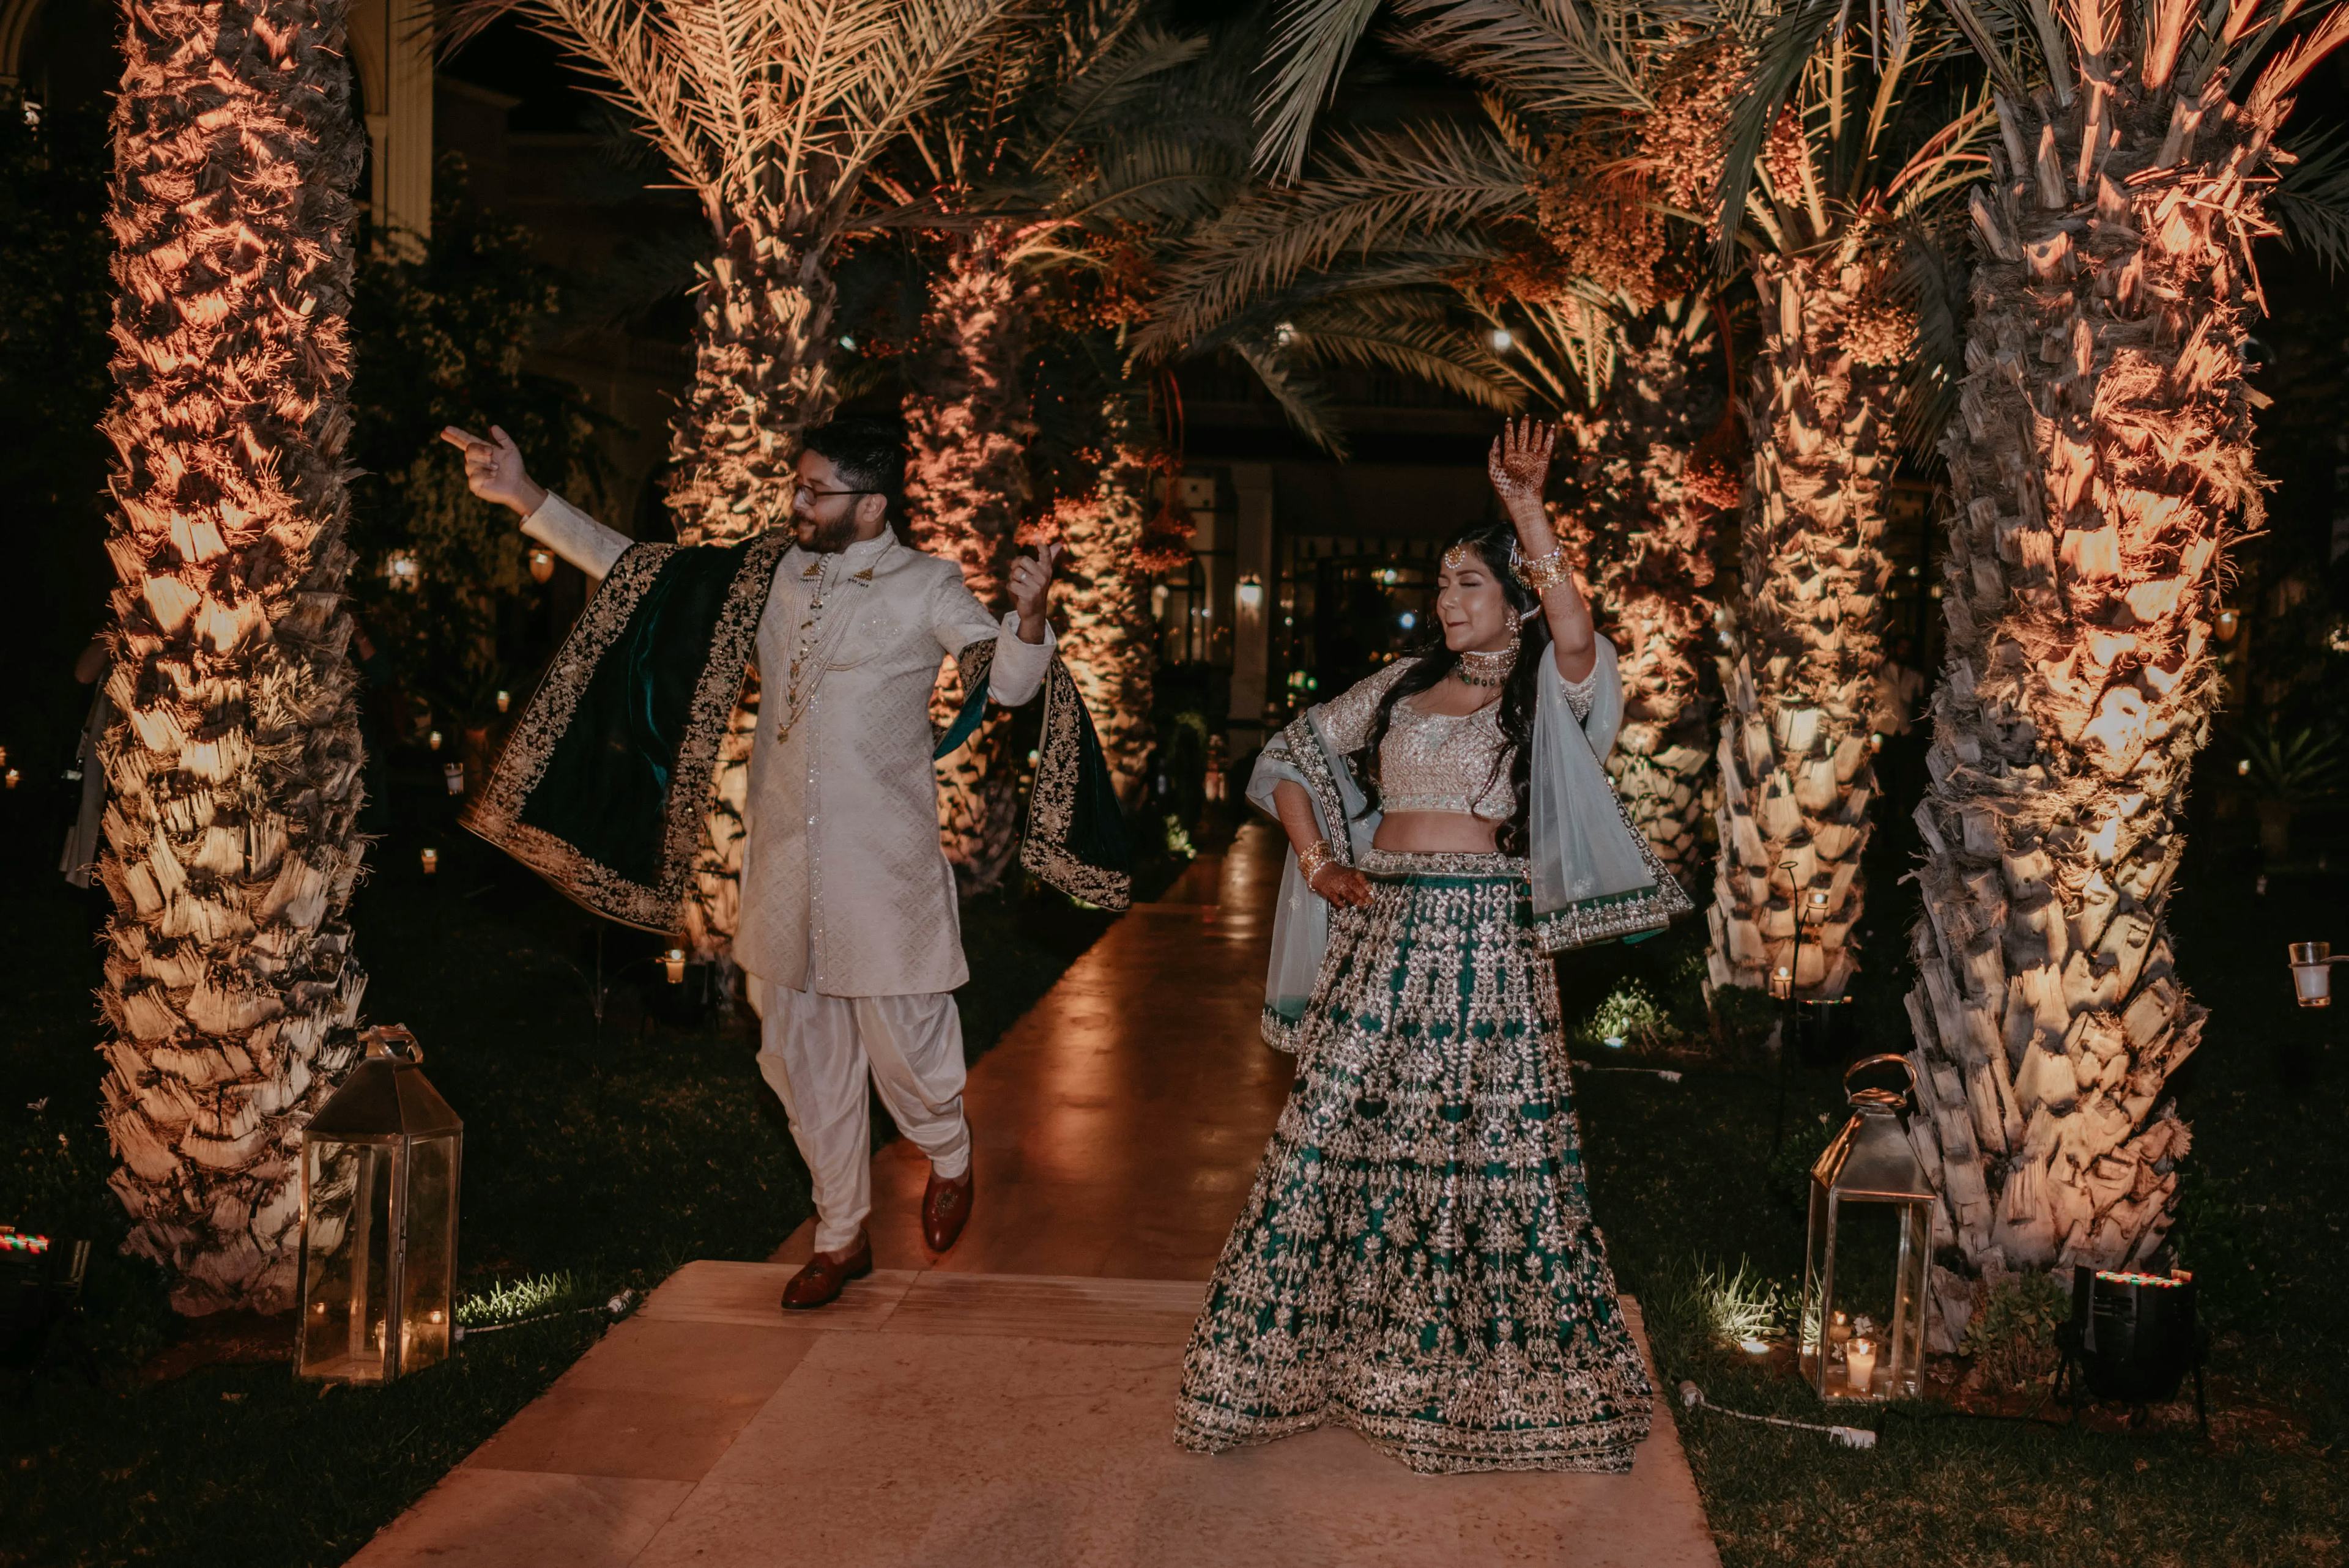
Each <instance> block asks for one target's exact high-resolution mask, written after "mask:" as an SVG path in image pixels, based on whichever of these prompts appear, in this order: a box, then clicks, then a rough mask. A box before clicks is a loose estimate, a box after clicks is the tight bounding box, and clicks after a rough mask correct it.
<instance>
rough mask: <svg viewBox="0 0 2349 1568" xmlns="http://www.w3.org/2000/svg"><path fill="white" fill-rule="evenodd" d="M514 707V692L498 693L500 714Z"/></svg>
mask: <svg viewBox="0 0 2349 1568" xmlns="http://www.w3.org/2000/svg"><path fill="white" fill-rule="evenodd" d="M512 706H513V693H512V692H510V691H500V692H499V693H498V711H499V712H500V713H503V712H505V710H506V709H508V708H510V707H512Z"/></svg>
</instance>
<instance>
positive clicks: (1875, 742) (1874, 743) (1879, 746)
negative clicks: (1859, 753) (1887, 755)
mask: <svg viewBox="0 0 2349 1568" xmlns="http://www.w3.org/2000/svg"><path fill="white" fill-rule="evenodd" d="M1868 749H1869V750H1870V751H1881V750H1883V749H1884V737H1882V736H1881V735H1871V736H1869V737H1868Z"/></svg>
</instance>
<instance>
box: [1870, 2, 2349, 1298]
mask: <svg viewBox="0 0 2349 1568" xmlns="http://www.w3.org/2000/svg"><path fill="white" fill-rule="evenodd" d="M1950 8H1951V12H1952V14H1953V15H1954V16H1955V17H1956V19H1957V21H1958V22H1959V24H1960V25H1961V26H1962V27H1963V28H1964V30H1965V32H1966V35H1967V36H1968V38H1969V39H1970V40H1971V42H1972V44H1973V46H1974V47H1975V48H1976V49H1977V50H1978V51H1979V52H1980V54H1981V56H1982V58H1983V60H1984V61H1985V63H1986V64H1987V66H1988V68H1989V70H1990V72H1991V77H1992V82H1993V84H1994V87H1995V89H1996V94H1997V96H1996V99H1995V112H1996V117H1997V127H1998V132H1999V135H1998V140H1997V144H1996V145H1995V146H1994V147H1993V148H1992V154H1991V170H1990V174H1989V178H1988V179H1986V180H1984V181H1982V182H1980V183H1979V184H1977V185H1975V186H1974V187H1973V189H1972V190H1971V192H1970V198H1971V207H1972V218H1973V226H1974V230H1975V247H1974V249H1975V256H1974V270H1973V278H1972V290H1971V297H1972V304H1973V315H1972V320H1971V325H1970V326H1969V328H1968V330H1967V335H1966V359H1967V364H1968V366H1970V369H1969V371H1968V373H1967V375H1966V376H1965V377H1964V380H1963V383H1962V385H1961V388H1960V399H1959V410H1958V414H1957V417H1956V418H1952V419H1951V421H1950V424H1949V428H1948V433H1947V435H1946V436H1945V437H1944V438H1943V440H1942V444H1941V450H1942V453H1943V455H1944V456H1945V457H1946V458H1947V459H1948V461H1949V469H1950V483H1951V509H1950V513H1949V516H1950V552H1949V556H1948V563H1947V566H1946V568H1945V572H1944V578H1943V586H1944V590H1945V594H1946V597H1945V600H1944V608H1945V610H1946V613H1947V616H1948V623H1949V643H1948V652H1947V655H1946V658H1945V661H1944V664H1943V665H1942V672H1941V680H1940V686H1939V688H1938V690H1937V691H1936V692H1935V695H1934V700H1933V716H1934V726H1933V740H1932V747H1931V751H1930V754H1929V760H1930V774H1931V779H1932V782H1931V784H1930V788H1929V789H1928V792H1927V796H1926V800H1925V804H1924V806H1923V807H1922V809H1921V810H1920V812H1919V817H1920V823H1921V824H1922V826H1923V828H1924V833H1925V858H1924V863H1923V866H1922V868H1921V872H1920V876H1921V881H1922V883H1923V892H1924V898H1925V911H1926V919H1925V920H1924V921H1923V922H1921V923H1920V924H1919V925H1918V927H1917V930H1916V933H1915V936H1914V943H1913V948H1914V952H1915V955H1916V959H1917V965H1918V969H1919V971H1920V975H1919V982H1918V984H1917V985H1916V987H1915V988H1914V989H1913V990H1912V991H1911V992H1910V994H1909V1016H1910V1017H1911V1019H1912V1020H1913V1022H1914V1025H1915V1027H1916V1033H1917V1042H1918V1044H1917V1056H1916V1058H1915V1059H1916V1062H1917V1064H1918V1067H1919V1069H1920V1071H1919V1084H1920V1098H1921V1099H1922V1101H1923V1108H1924V1109H1925V1111H1926V1112H1927V1115H1925V1116H1922V1117H1920V1118H1919V1119H1917V1120H1916V1121H1915V1122H1914V1123H1913V1124H1912V1134H1913V1136H1914V1137H1915V1138H1916V1140H1917V1142H1918V1145H1919V1148H1920V1151H1921V1152H1922V1153H1923V1154H1924V1155H1925V1156H1926V1159H1927V1161H1928V1165H1929V1168H1930V1169H1932V1170H1933V1171H1936V1172H1937V1174H1938V1175H1939V1178H1940V1190H1941V1193H1942V1198H1943V1203H1944V1207H1945V1213H1944V1215H1943V1218H1944V1220H1945V1222H1946V1224H1947V1228H1948V1232H1949V1234H1950V1235H1951V1237H1952V1238H1953V1239H1954V1241H1955V1243H1956V1246H1957V1248H1958V1250H1959V1252H1960V1253H1962V1255H1963V1258H1964V1260H1965V1263H1966V1264H1967V1266H1968V1267H1969V1268H1970V1269H1971V1270H1973V1271H1975V1272H1977V1273H1981V1274H1997V1273H1998V1272H2000V1271H2001V1270H2003V1269H2005V1268H2009V1267H2013V1268H2035V1267H2044V1266H2046V1265H2047V1264H2069V1263H2084V1264H2093V1265H2095V1266H2096V1267H2099V1268H2120V1267H2124V1266H2132V1265H2138V1264H2145V1263H2146V1262H2147V1260H2148V1259H2150V1258H2151V1256H2152V1254H2153V1253H2155V1251H2156V1250H2157V1249H2158V1247H2159V1246H2160V1244H2161V1242H2162V1238H2163V1236H2164V1235H2165V1233H2167V1232H2168V1228H2169V1225H2170V1222H2171V1219H2172V1216H2173V1213H2174V1207H2175V1203H2176V1200H2177V1191H2178V1170H2177V1166H2178V1161H2179V1160H2180V1159H2181V1158H2182V1157H2183V1156H2184V1154H2185V1153H2186V1150H2187V1147H2188V1130H2187V1126H2186V1123H2185V1122H2184V1121H2183V1120H2181V1119H2179V1118H2178V1114H2177V1109H2176V1107H2175V1104H2174V1102H2173V1101H2171V1100H2170V1099H2168V1098H2167V1097H2166V1094H2165V1086H2166V1084H2167V1082H2168V1078H2169V1075H2170V1074H2171V1073H2172V1072H2173V1071H2175V1070H2176V1068H2177V1067H2178V1064H2179V1063H2180V1062H2181V1061H2183V1060H2184V1059H2185V1058H2186V1057H2187V1056H2188V1055H2189V1053H2190V1052H2192V1051H2193V1049H2194V1048H2195V1046H2196V1045H2197V1043H2198V1042H2199V1039H2200V1037H2201V1032H2202V1025H2203V1021H2204V1016H2205V1015H2204V1010H2203V1009H2202V1008H2201V1007H2200V1006H2197V1005H2196V1004H2195V1003H2194V1002H2193V1001H2192V1000H2191V999H2190V998H2189V996H2188V995H2187V993H2186V991H2185V988H2184V986H2183V985H2180V983H2179V981H2178V975H2177V972H2176V965H2175V963H2174V961H2173V954H2172V952H2171V948H2170V940H2169V931H2168V921H2167V918H2166V911H2167V909H2168V902H2169V894H2170V891H2171V888H2172V885H2173V882H2174V879H2175V876H2176V874H2177V871H2178V863H2179V859H2180V857H2181V855H2182V854H2183V851H2184V842H2183V839H2182V833H2181V830H2182V825H2183V820H2184V811H2185V800H2186V786H2187V779H2188V775H2189V769H2190V768H2191V766H2192V762H2193V758H2194V756H2195V753H2196V752H2197V751H2199V749H2200V748H2201V746H2202V744H2203V741H2204V738H2205V737H2206V736H2207V735H2208V733H2209V723H2210V718H2211V715H2212V711H2213V709H2214V707H2216V705H2217V699H2218V696H2219V692H2220V675H2219V671H2218V669H2217V666H2216V661H2215V659H2214V657H2213V654H2212V632H2211V624H2212V619H2213V614H2214V612H2215V610H2216V608H2217V605H2218V602H2219V594H2220V583H2221V582H2222V580H2223V574H2224V573H2225V571H2226V564H2227V562H2226V556H2227V550H2228V547H2229V545H2230V543H2231V542H2233V541H2234V540H2236V539H2238V538H2240V537H2241V536H2242V534H2243V533H2244V532H2246V531H2249V530H2250V529H2251V528H2254V527H2256V526H2257V524H2258V522H2259V520H2260V515H2261V504H2260V484H2261V480H2260V478H2259V475H2258V472H2257V469H2256V466H2255V463H2254V459H2253V452H2252V446H2251V439H2252V430H2251V408H2252V405H2253V402H2254V394H2253V392H2252V391H2251V387H2250V386H2249V384H2248V382H2247V380H2246V378H2245V376H2244V359H2243V351H2242V350H2243V339H2244V334H2245V330H2246V324H2247V322H2248V321H2249V320H2250V319H2251V315H2252V313H2253V312H2254V311H2255V310H2258V309H2259V308H2261V300H2260V294H2259V291H2258V282H2257V277H2256V274H2255V273H2254V272H2253V270H2252V264H2251V254H2250V242H2251V238H2252V237H2253V236H2255V235H2260V234H2263V233H2269V232H2273V221H2274V219H2275V218H2276V217H2278V216H2281V217H2282V218H2283V219H2285V220H2286V221H2287V222H2292V224H2293V225H2294V227H2295V229H2296V230H2297V231H2298V232H2299V233H2300V234H2301V236H2302V237H2303V238H2305V239H2307V240H2308V241H2310V242H2313V243H2314V244H2315V245H2317V246H2318V247H2319V248H2320V249H2322V250H2323V251H2324V252H2326V253H2328V254H2329V255H2331V256H2333V257H2338V256H2339V255H2340V254H2341V253H2342V251H2343V249H2344V247H2343V246H2342V244H2341V241H2342V238H2343V235H2344V229H2343V228H2342V227H2341V223H2342V219H2341V215H2340V212H2339V209H2338V206H2337V205H2334V206H2332V207H2331V208H2330V210H2327V207H2326V205H2325V204H2324V202H2323V201H2322V200H2321V199H2322V198H2325V197H2332V198H2336V199H2337V197H2338V196H2339V194H2340V193H2341V192H2340V189H2339V181H2338V170H2337V169H2333V170H2322V171H2321V172H2324V173H2326V174H2327V176H2328V178H2326V179H2323V180H2315V181H2312V180H2310V179H2308V178H2307V177H2306V176H2305V175H2303V176H2302V177H2301V178H2300V179H2299V180H2297V181H2287V182H2286V183H2285V184H2284V185H2283V186H2282V187H2281V188H2279V187H2278V186H2277V185H2276V184H2275V183H2273V182H2272V179H2271V177H2272V176H2274V175H2275V174H2277V173H2279V172H2280V171H2281V170H2283V169H2285V168H2288V167H2290V163H2289V156H2288V154H2286V153H2285V152H2284V151H2283V150H2282V149H2281V148H2279V147H2278V145H2277V142H2276V137H2277V135H2278V132H2279V129H2280V128H2281V127H2282V124H2283V121H2284V119H2285V117H2286V115H2287V114H2288V113H2289V111H2290V109H2291V107H2292V93H2293V92H2294V90H2295V89H2296V88H2298V87H2299V86H2300V84H2301V83H2302V80H2303V79H2304V78H2305V77H2307V75H2308V73H2309V71H2310V70H2311V69H2312V68H2313V67H2314V66H2315V65H2316V64H2317V63H2318V62H2319V61H2320V60H2321V59H2322V58H2323V57H2324V56H2325V55H2326V54H2327V53H2328V52H2329V51H2331V50H2332V49H2333V48H2335V47H2336V46H2339V45H2340V44H2341V43H2342V42H2343V40H2344V37H2349V6H2344V5H2341V4H2339V3H2338V0H2329V3H2326V4H2321V5H2310V6H2307V7H2304V8H2299V9H2297V10H2296V9H2295V8H2294V7H2292V6H2289V5H2283V6H2271V5H2258V4H2246V5H2237V6H2235V7H2233V8H2231V9H2230V8H2226V7H2211V8H2207V9H2206V8H2201V7H2196V6H2190V5H2181V4H2177V3H2175V0H2169V3H2162V0H2155V3H2151V4H2147V3H2145V0H2125V3H2123V4H2119V5H2101V4H2085V3H2073V0H2065V3H2064V4H2060V5H2054V7H2053V8H2052V9H2051V8H2050V7H2048V6H2046V5H2034V6H2033V8H2032V9H2031V11H2030V12H2029V16H2030V18H2031V19H2032V21H2033V26H2031V27H2029V28H2023V27H2020V26H2018V27H2016V28H2014V29H2013V31H2012V32H2011V33H1992V32H1991V31H1989V30H1988V29H1987V28H1986V27H1985V26H1984V24H1983V23H1982V19H1981V18H1980V17H1979V16H1978V15H1976V14H1975V13H1974V12H1973V11H1972V10H1971V7H1970V6H1969V5H1966V4H1964V3H1963V0H1951V6H1950ZM2287 24H2296V25H2298V26H2301V27H2302V28H2304V30H2302V31H2300V32H2299V33H2298V36H2297V37H2296V39H2294V41H2292V42H2291V43H2289V44H2288V45H2286V46H2283V47H2282V48H2281V49H2278V48H2277V46H2278V45H2280V44H2283V42H2284V39H2283V37H2282V36H2280V33H2281V30H2282V29H2283V28H2284V27H2285V26H2287ZM2263 58H2265V60H2266V64H2265V67H2264V68H2263V69H2262V68H2260V67H2261V60H2262V59H2263ZM2312 185H2315V186H2325V185H2329V186H2330V189H2329V190H2325V189H2316V190H2312V189H2310V187H2311V186H2312ZM2279 208H2281V209H2282V210H2281V211H2279ZM1936 1280H1937V1284H1938V1286H1939V1288H1940V1294H1941V1295H1942V1297H1943V1299H1944V1302H1945V1304H1948V1305H1951V1306H1952V1307H1953V1308H1954V1311H1953V1313H1951V1314H1945V1318H1951V1317H1953V1318H1954V1320H1955V1321H1958V1322H1962V1320H1963V1315H1964V1314H1963V1305H1962V1302H1963V1295H1964V1290H1965V1282H1964V1281H1962V1280H1961V1279H1960V1278H1959V1277H1958V1276H1957V1274H1955V1273H1954V1272H1952V1271H1950V1270H1940V1271H1937V1274H1936Z"/></svg>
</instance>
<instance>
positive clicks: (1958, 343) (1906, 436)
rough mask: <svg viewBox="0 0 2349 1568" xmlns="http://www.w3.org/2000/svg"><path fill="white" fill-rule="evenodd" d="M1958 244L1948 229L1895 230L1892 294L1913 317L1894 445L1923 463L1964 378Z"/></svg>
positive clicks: (1907, 225)
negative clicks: (1914, 340)
mask: <svg viewBox="0 0 2349 1568" xmlns="http://www.w3.org/2000/svg"><path fill="white" fill-rule="evenodd" d="M1960 241H1961V234H1960V232H1958V230H1957V229H1956V227H1955V226H1954V225H1951V226H1949V227H1947V228H1943V229H1940V230H1936V229H1934V228H1931V227H1929V226H1927V225H1926V224H1924V223H1921V222H1904V223H1903V224H1902V225H1901V226H1900V266H1899V271H1898V272H1897V273H1895V274H1894V278H1893V294H1894V297H1895V298H1897V299H1899V300H1901V301H1902V302H1903V303H1904V304H1908V305H1909V307H1910V308H1911V309H1913V310H1915V311H1916V313H1917V348H1916V352H1915V353H1914V354H1913V355H1911V356H1910V357H1909V362H1908V364H1907V365H1906V366H1904V367H1903V375H1902V381H1901V387H1900V412H1899V430H1900V443H1901V445H1902V446H1904V447H1905V448H1907V449H1909V451H1910V452H1911V453H1913V454H1915V455H1917V456H1918V457H1920V458H1924V459H1930V458H1931V457H1932V456H1933V453H1934V448H1935V444H1936V443H1937V442H1939V441H1940V438H1941V432H1942V431H1944V430H1946V429H1948V428H1949V426H1950V420H1951V418H1953V417H1954V416H1955V415H1956V413H1957V411H1958V387H1959V384H1960V383H1961V381H1963V380H1964V378H1965V374H1966V353H1965V350H1966V269H1965V265H1964V263H1963V262H1962V261H1961V260H1960V259H1959V253H1958V250H1957V246H1958V244H1959V242H1960Z"/></svg>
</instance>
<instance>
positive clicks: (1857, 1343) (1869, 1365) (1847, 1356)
mask: <svg viewBox="0 0 2349 1568" xmlns="http://www.w3.org/2000/svg"><path fill="white" fill-rule="evenodd" d="M1843 1377H1844V1382H1845V1383H1846V1384H1847V1385H1848V1386H1849V1387H1850V1389H1851V1391H1852V1392H1853V1393H1854V1394H1857V1395H1861V1396H1865V1395H1866V1394H1867V1393H1868V1388H1869V1387H1870V1386H1871V1385H1873V1384H1874V1383H1875V1381H1876V1341H1874V1340H1873V1339H1854V1340H1852V1341H1851V1342H1850V1343H1849V1344H1847V1345H1846V1346H1844V1347H1843Z"/></svg>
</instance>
